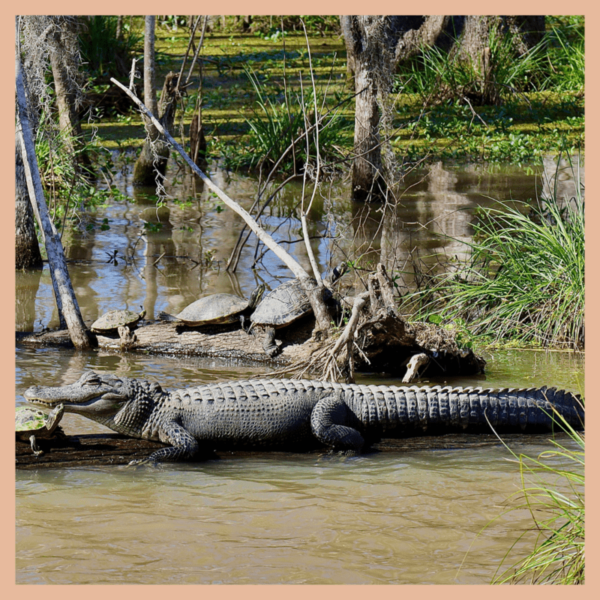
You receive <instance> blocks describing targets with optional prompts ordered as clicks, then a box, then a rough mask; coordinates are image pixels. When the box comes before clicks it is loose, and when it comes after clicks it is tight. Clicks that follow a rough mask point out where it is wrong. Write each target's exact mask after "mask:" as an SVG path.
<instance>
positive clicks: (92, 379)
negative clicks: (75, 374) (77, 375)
mask: <svg viewBox="0 0 600 600" xmlns="http://www.w3.org/2000/svg"><path fill="white" fill-rule="evenodd" d="M85 383H86V385H100V377H98V375H96V374H95V373H92V374H90V375H89V376H88V378H87V380H86V382H85Z"/></svg>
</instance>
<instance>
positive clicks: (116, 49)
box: [79, 15, 143, 79]
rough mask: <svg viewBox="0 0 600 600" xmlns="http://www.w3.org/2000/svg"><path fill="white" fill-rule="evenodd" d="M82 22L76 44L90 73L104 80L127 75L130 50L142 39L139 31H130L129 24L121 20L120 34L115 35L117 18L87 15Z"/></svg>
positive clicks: (129, 66) (129, 63)
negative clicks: (82, 25) (118, 35)
mask: <svg viewBox="0 0 600 600" xmlns="http://www.w3.org/2000/svg"><path fill="white" fill-rule="evenodd" d="M83 22H84V23H85V26H84V28H83V31H82V32H81V33H80V34H79V44H80V51H81V58H82V60H83V63H84V65H85V67H86V69H87V71H88V72H89V73H90V75H92V76H93V77H94V78H98V77H104V78H105V79H108V78H109V77H122V76H126V75H128V73H129V69H130V68H131V56H132V53H133V51H134V49H135V48H136V47H137V46H138V45H139V43H140V42H141V41H142V39H143V36H142V35H141V33H139V32H134V31H132V30H131V27H130V23H125V24H124V25H123V29H122V33H121V37H120V38H117V17H113V16H107V15H98V16H91V17H88V18H86V19H84V21H83Z"/></svg>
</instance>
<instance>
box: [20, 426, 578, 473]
mask: <svg viewBox="0 0 600 600" xmlns="http://www.w3.org/2000/svg"><path fill="white" fill-rule="evenodd" d="M554 436H555V439H557V436H558V437H560V436H564V437H565V438H566V434H561V433H555V434H554ZM502 440H503V442H504V443H505V444H507V445H508V446H509V447H510V448H513V449H515V448H516V447H518V446H523V445H528V444H539V443H544V442H545V441H546V438H545V437H543V436H540V435H535V434H518V433H515V434H504V435H503V436H502ZM503 442H501V441H500V440H499V439H498V438H497V437H496V436H495V435H493V434H491V433H489V434H488V433H448V434H445V435H436V436H433V435H420V434H417V435H414V436H411V437H405V438H401V439H389V438H385V439H382V440H381V441H379V442H377V443H375V444H373V445H372V446H371V448H370V449H369V451H368V452H366V453H365V454H366V455H367V456H368V455H369V454H371V455H372V454H375V453H382V452H385V453H396V454H398V455H403V456H405V457H406V456H407V455H408V454H409V453H411V452H422V451H428V450H429V451H432V450H435V451H439V450H448V451H449V450H464V449H474V448H486V447H488V448H489V447H493V446H498V447H500V446H502V445H503ZM38 445H39V446H40V447H41V448H42V449H43V450H44V453H43V454H42V455H40V456H37V457H36V456H34V454H33V453H32V451H31V446H30V445H29V442H22V441H20V440H17V442H16V448H15V456H16V468H17V469H53V468H54V469H66V468H73V467H92V466H117V465H128V464H129V463H130V462H131V461H132V460H137V459H141V458H145V457H147V456H148V455H149V454H151V453H152V452H153V451H154V450H157V449H158V448H162V447H164V444H161V443H160V442H150V441H148V440H138V439H133V438H127V437H124V436H121V435H119V434H86V435H74V436H68V437H65V438H64V439H51V440H47V439H42V440H38ZM327 453H328V451H327V450H324V449H323V448H315V449H312V450H307V451H306V452H303V453H298V452H292V451H287V452H286V451H282V450H277V451H265V450H254V451H253V450H227V451H225V450H219V451H216V452H214V453H211V454H210V455H205V456H203V457H201V458H198V459H196V460H195V461H194V462H202V461H206V460H215V459H226V458H227V459H232V458H233V459H243V458H248V457H255V458H256V457H267V456H270V457H273V458H275V459H277V458H280V457H282V456H283V457H286V458H289V457H293V456H301V455H304V456H306V455H307V454H311V455H323V454H327ZM161 468H163V469H166V468H169V463H164V464H163V465H162V466H161Z"/></svg>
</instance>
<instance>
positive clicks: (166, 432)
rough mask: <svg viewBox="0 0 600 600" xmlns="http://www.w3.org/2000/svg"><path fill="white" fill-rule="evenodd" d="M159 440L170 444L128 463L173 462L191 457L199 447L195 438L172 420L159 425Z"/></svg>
mask: <svg viewBox="0 0 600 600" xmlns="http://www.w3.org/2000/svg"><path fill="white" fill-rule="evenodd" d="M160 441H161V442H164V443H166V444H171V446H169V447H168V448H161V449H160V450H156V451H155V452H153V453H152V454H151V455H150V456H148V457H147V458H142V459H140V460H132V461H131V462H130V463H129V464H130V465H140V464H145V463H152V464H156V463H158V462H175V461H178V460H182V459H185V458H192V457H193V456H194V455H195V454H196V453H197V452H198V449H199V445H198V442H197V441H196V439H195V438H194V437H193V436H192V435H190V433H189V432H188V431H187V430H186V429H185V428H184V427H182V426H181V425H179V423H175V422H174V421H170V422H168V423H166V424H165V425H163V426H161V431H160Z"/></svg>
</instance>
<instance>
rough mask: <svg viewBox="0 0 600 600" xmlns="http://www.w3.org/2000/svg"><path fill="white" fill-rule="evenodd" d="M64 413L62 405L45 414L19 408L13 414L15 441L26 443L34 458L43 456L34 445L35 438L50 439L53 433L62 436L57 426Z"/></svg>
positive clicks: (24, 407) (36, 410)
mask: <svg viewBox="0 0 600 600" xmlns="http://www.w3.org/2000/svg"><path fill="white" fill-rule="evenodd" d="M64 412H65V407H64V406H63V405H62V404H59V405H58V406H56V407H55V408H54V409H53V410H52V412H50V413H49V414H46V413H45V412H42V411H41V410H38V409H37V408H29V407H28V406H20V407H18V408H17V410H16V412H15V431H16V436H17V439H19V440H23V441H27V440H29V443H30V444H31V449H32V450H33V453H34V454H35V455H36V456H39V455H40V454H43V453H44V451H43V450H40V449H39V448H38V446H37V443H36V438H38V439H41V438H51V437H52V436H53V435H54V434H55V433H59V434H62V429H61V428H60V427H59V426H58V424H59V423H60V420H61V419H62V416H63V414H64Z"/></svg>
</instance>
